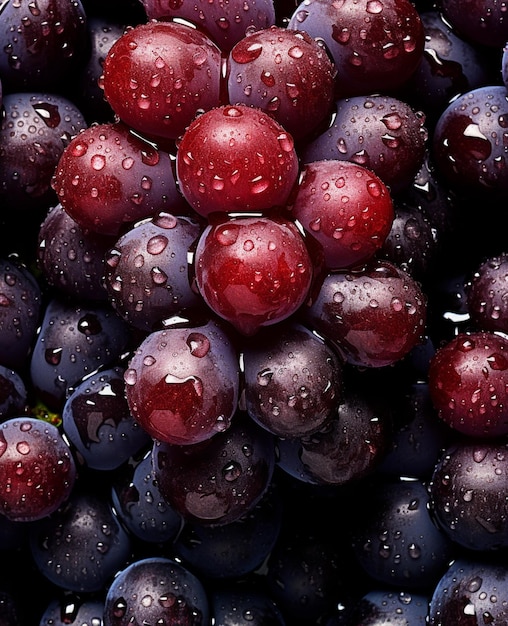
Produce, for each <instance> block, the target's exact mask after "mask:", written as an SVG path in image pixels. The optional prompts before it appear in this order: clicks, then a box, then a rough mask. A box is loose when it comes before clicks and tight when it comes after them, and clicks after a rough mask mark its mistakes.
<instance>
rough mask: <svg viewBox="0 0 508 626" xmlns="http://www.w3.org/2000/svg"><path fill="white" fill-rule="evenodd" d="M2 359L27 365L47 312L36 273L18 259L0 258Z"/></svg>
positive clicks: (5, 363)
mask: <svg viewBox="0 0 508 626" xmlns="http://www.w3.org/2000/svg"><path fill="white" fill-rule="evenodd" d="M0 302H1V308H0V362H1V364H2V365H3V366H4V367H9V368H12V369H14V370H16V371H18V370H21V369H22V368H24V366H25V364H26V360H27V359H28V358H29V355H30V352H31V350H32V345H33V343H34V341H35V339H36V335H37V329H38V325H39V323H40V317H41V314H42V311H43V304H42V291H41V287H40V285H39V283H38V282H37V280H36V278H35V276H34V275H33V274H32V272H31V271H30V270H29V269H28V268H27V267H25V266H24V265H22V264H20V263H19V262H18V261H17V260H16V259H15V258H12V259H11V260H8V259H4V258H0Z"/></svg>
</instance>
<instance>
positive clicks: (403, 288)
mask: <svg viewBox="0 0 508 626" xmlns="http://www.w3.org/2000/svg"><path fill="white" fill-rule="evenodd" d="M426 309H427V306H426V297H425V294H424V292H423V291H422V289H421V287H420V285H419V283H418V282H417V281H416V280H415V279H414V278H413V277H412V276H410V275H409V274H407V273H406V272H405V271H403V270H401V269H400V268H398V267H397V266H396V265H394V264H393V263H391V262H389V261H383V260H377V259H374V261H373V262H371V263H370V264H368V265H367V266H365V267H360V268H358V269H356V270H351V271H347V270H346V271H340V272H329V273H328V274H326V276H325V277H324V278H323V280H322V282H321V284H320V286H319V290H318V291H317V295H316V297H315V299H314V300H313V301H312V302H311V303H310V304H309V306H308V307H307V308H306V309H304V311H303V313H304V315H305V318H306V320H307V322H308V323H309V324H310V325H311V327H312V328H314V329H315V330H316V331H317V332H318V333H321V334H322V335H323V336H324V337H326V338H327V339H328V340H329V341H331V342H332V344H333V345H334V346H335V347H336V348H337V349H338V350H339V352H340V353H341V354H343V356H344V358H345V359H346V360H347V361H348V363H350V364H353V365H358V366H363V367H383V366H385V365H392V364H394V363H395V362H397V361H398V360H400V359H401V358H403V357H404V356H406V355H407V354H408V353H409V351H410V350H411V349H412V348H414V346H415V345H417V344H418V343H419V342H420V341H421V340H422V338H423V333H424V331H425V321H426V315H427V310H426Z"/></svg>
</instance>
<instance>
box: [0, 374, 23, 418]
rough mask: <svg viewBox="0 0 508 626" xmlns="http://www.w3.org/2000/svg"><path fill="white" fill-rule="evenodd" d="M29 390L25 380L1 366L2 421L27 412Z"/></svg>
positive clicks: (0, 399)
mask: <svg viewBox="0 0 508 626" xmlns="http://www.w3.org/2000/svg"><path fill="white" fill-rule="evenodd" d="M27 407H28V389H27V386H26V384H25V381H24V380H23V378H22V377H21V376H20V375H19V374H18V372H15V371H14V370H13V369H10V368H9V367H5V366H4V365H0V421H3V420H5V419H8V418H9V417H18V416H20V415H23V414H24V413H26V412H27Z"/></svg>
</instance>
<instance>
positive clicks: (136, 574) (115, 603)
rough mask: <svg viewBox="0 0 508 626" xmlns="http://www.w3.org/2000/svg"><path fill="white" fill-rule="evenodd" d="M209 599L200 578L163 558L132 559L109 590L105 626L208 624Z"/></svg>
mask: <svg viewBox="0 0 508 626" xmlns="http://www.w3.org/2000/svg"><path fill="white" fill-rule="evenodd" d="M209 611H210V609H209V600H208V597H207V593H206V591H205V588H204V586H203V584H202V583H201V581H200V580H199V579H198V578H196V576H195V575H194V574H193V573H192V572H190V571H188V570H187V569H185V568H184V567H183V566H182V565H180V564H179V563H177V562H176V561H173V560H171V559H167V558H164V557H148V558H144V559H139V560H136V561H133V562H132V563H131V564H130V565H128V566H127V567H125V568H124V569H122V570H120V571H119V572H118V574H117V575H116V577H115V579H114V580H113V582H112V583H111V585H110V587H109V589H108V590H107V595H106V602H105V610H104V626H130V625H131V624H164V623H166V624H175V626H176V625H177V624H178V626H207V625H208V624H209V623H210V622H209Z"/></svg>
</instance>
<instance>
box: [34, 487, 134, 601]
mask: <svg viewBox="0 0 508 626" xmlns="http://www.w3.org/2000/svg"><path fill="white" fill-rule="evenodd" d="M30 548H31V552H32V557H33V559H34V562H35V563H36V565H37V567H38V568H39V570H40V572H41V573H42V574H43V576H45V577H46V578H47V579H48V580H50V581H51V582H52V583H53V584H54V585H57V587H60V588H62V589H65V590H70V591H75V592H77V593H80V592H82V593H91V592H99V591H102V590H103V589H104V586H105V585H108V584H110V582H111V580H112V579H113V576H114V575H115V574H116V573H117V571H118V570H119V569H120V568H122V567H124V566H125V564H126V563H127V561H128V559H129V557H130V550H131V541H130V538H129V535H128V534H127V533H126V531H125V530H124V529H123V528H122V526H121V525H120V523H119V521H118V519H117V518H116V516H115V515H114V513H113V510H112V508H111V505H110V503H109V501H108V500H107V498H105V497H104V493H103V492H102V491H101V490H100V489H94V490H93V491H92V490H91V489H88V490H86V489H84V490H80V489H79V487H78V488H76V490H75V491H74V492H73V493H72V495H71V497H70V498H69V499H68V500H67V502H66V503H65V505H63V506H61V507H60V508H59V509H58V510H57V511H55V512H54V513H53V515H50V516H48V517H46V518H45V519H42V520H40V521H39V522H38V523H37V524H35V525H33V527H32V528H31V530H30Z"/></svg>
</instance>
